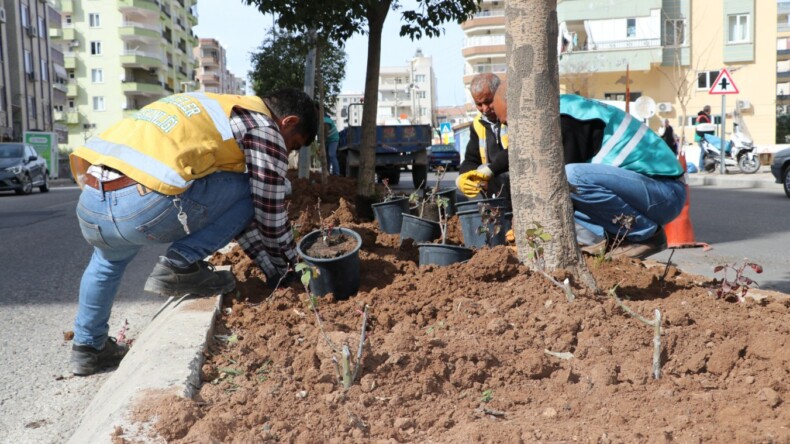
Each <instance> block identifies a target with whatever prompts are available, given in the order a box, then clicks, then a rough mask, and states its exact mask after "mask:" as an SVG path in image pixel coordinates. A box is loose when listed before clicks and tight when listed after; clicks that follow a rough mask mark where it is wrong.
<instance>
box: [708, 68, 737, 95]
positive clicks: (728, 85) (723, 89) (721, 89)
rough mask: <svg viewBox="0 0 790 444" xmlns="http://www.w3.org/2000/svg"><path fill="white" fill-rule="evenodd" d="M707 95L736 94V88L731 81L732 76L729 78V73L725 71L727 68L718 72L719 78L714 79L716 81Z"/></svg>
mask: <svg viewBox="0 0 790 444" xmlns="http://www.w3.org/2000/svg"><path fill="white" fill-rule="evenodd" d="M708 94H719V95H721V94H738V87H737V86H735V82H733V81H732V76H730V72H729V71H727V68H723V69H722V70H721V71H719V76H718V77H716V81H715V82H713V85H712V86H711V87H710V91H708Z"/></svg>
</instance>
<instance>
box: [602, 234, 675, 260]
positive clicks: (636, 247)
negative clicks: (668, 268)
mask: <svg viewBox="0 0 790 444" xmlns="http://www.w3.org/2000/svg"><path fill="white" fill-rule="evenodd" d="M666 249H667V235H666V233H665V232H664V228H663V227H660V228H659V229H658V231H656V234H654V235H653V236H651V237H650V238H648V239H645V240H643V241H641V242H631V241H628V240H626V241H623V243H621V244H620V245H618V246H617V247H616V248H613V249H611V250H610V251H609V255H611V257H612V259H614V258H616V257H631V258H634V259H645V258H646V257H648V256H652V255H654V254H656V253H660V252H662V251H664V250H666Z"/></svg>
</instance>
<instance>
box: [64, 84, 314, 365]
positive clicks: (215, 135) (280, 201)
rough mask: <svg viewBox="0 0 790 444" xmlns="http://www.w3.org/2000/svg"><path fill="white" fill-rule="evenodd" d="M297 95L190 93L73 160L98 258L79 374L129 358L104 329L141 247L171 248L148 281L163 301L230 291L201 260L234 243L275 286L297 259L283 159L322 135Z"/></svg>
mask: <svg viewBox="0 0 790 444" xmlns="http://www.w3.org/2000/svg"><path fill="white" fill-rule="evenodd" d="M318 122H319V121H318V116H317V114H316V111H315V105H314V103H313V101H312V100H311V99H310V98H309V97H308V96H307V95H306V94H304V93H302V92H299V91H297V90H291V89H286V90H281V91H278V92H276V93H274V94H271V95H269V96H265V97H255V96H237V95H225V94H210V93H200V92H194V93H186V94H176V95H173V96H170V97H165V98H163V99H160V100H158V101H156V102H153V103H151V104H150V105H148V106H146V107H144V108H143V109H141V110H140V111H139V112H137V113H135V114H134V115H132V116H130V117H127V118H125V119H123V120H122V121H120V122H118V123H117V124H115V125H114V126H112V127H110V128H109V129H108V130H106V131H104V132H103V133H101V134H100V135H99V136H98V137H94V138H92V139H90V140H89V141H88V142H87V143H86V144H85V145H84V146H81V147H79V148H77V149H76V150H75V151H74V153H73V154H72V155H71V168H72V172H73V174H74V177H75V178H77V181H78V183H79V184H80V186H81V187H82V194H81V196H80V200H79V204H78V205H77V217H78V219H79V224H80V228H81V230H82V234H83V236H84V237H85V240H87V241H88V243H89V244H91V245H93V247H94V249H93V256H92V257H91V260H90V263H89V264H88V267H87V268H86V269H85V272H84V274H83V276H82V281H81V283H80V294H79V307H78V310H77V318H76V320H75V322H74V343H73V346H72V352H71V364H72V371H73V373H74V374H76V375H90V374H93V373H95V372H96V371H98V370H99V369H101V368H104V367H111V366H115V365H117V364H118V363H119V362H120V361H121V359H122V358H123V356H124V355H125V354H126V352H127V351H128V348H127V347H126V346H125V345H121V344H117V343H116V341H115V339H114V338H110V337H108V334H107V333H108V330H109V326H108V324H107V322H108V320H109V317H110V310H111V309H112V305H113V299H114V298H115V295H116V293H117V292H118V286H119V284H120V282H121V277H122V276H123V273H124V270H125V269H126V266H127V265H128V264H129V262H130V261H131V260H132V258H134V256H135V255H136V254H137V252H138V251H140V247H142V246H143V245H151V244H160V243H171V245H170V247H169V248H168V249H167V253H166V254H165V255H164V256H162V257H160V258H159V261H158V262H157V264H156V265H155V266H154V269H153V272H152V273H151V275H150V276H149V277H148V280H147V281H146V283H145V290H146V291H149V292H153V293H158V294H161V295H171V296H182V295H186V294H192V295H200V296H207V295H212V294H218V293H225V292H228V291H231V290H233V289H234V288H235V286H236V283H235V280H234V278H233V275H232V274H231V273H230V272H228V271H215V270H214V269H213V267H212V266H211V265H210V264H208V263H207V262H205V261H203V260H202V259H203V258H205V257H206V256H208V255H210V254H212V253H214V252H215V251H217V250H218V249H219V248H222V247H223V246H225V245H226V244H227V243H228V242H230V241H231V240H233V239H234V238H235V239H236V240H238V242H239V244H240V245H241V247H242V248H243V249H244V251H245V252H246V253H247V254H248V255H249V256H250V257H251V258H253V259H254V260H255V262H256V263H257V264H258V266H260V267H261V269H263V271H264V273H265V274H266V276H267V279H268V281H269V282H276V281H277V280H278V279H279V278H280V276H282V275H283V274H284V273H286V271H287V269H288V266H289V264H290V263H291V262H293V261H294V260H295V258H296V253H295V245H294V240H293V237H292V234H291V226H290V223H289V221H288V217H287V213H286V208H285V203H284V197H285V189H286V184H287V181H286V178H285V174H286V170H287V167H288V152H289V151H291V150H296V149H298V148H299V147H301V146H304V145H307V144H310V143H311V142H312V140H313V139H314V138H315V134H316V130H317V128H318Z"/></svg>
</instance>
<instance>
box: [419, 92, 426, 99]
mask: <svg viewBox="0 0 790 444" xmlns="http://www.w3.org/2000/svg"><path fill="white" fill-rule="evenodd" d="M426 96H427V94H426V92H425V91H417V98H418V99H424V98H425V97H426Z"/></svg>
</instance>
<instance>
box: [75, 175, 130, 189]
mask: <svg viewBox="0 0 790 444" xmlns="http://www.w3.org/2000/svg"><path fill="white" fill-rule="evenodd" d="M85 185H87V186H89V187H91V188H95V189H97V190H102V189H103V190H104V191H116V190H120V189H122V188H126V187H130V186H132V185H137V182H136V181H135V180H134V179H131V178H129V177H126V176H121V177H119V178H117V179H113V180H109V181H107V182H102V184H101V188H100V187H99V179H97V178H96V176H93V175H91V174H86V175H85Z"/></svg>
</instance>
